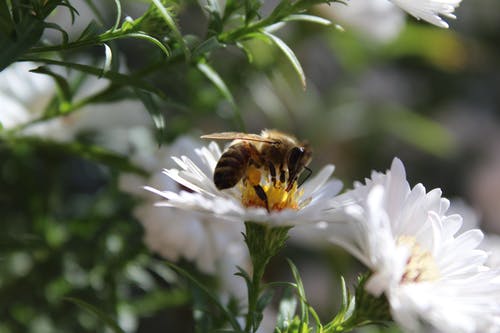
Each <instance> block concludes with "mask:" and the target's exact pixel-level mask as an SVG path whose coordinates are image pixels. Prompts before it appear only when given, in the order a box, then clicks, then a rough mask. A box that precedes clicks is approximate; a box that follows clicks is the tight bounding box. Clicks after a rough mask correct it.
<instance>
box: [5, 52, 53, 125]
mask: <svg viewBox="0 0 500 333" xmlns="http://www.w3.org/2000/svg"><path fill="white" fill-rule="evenodd" d="M37 67H38V66H37V65H36V64H34V63H30V62H18V63H14V64H12V65H10V66H9V67H7V68H5V69H4V70H3V71H1V72H0V104H1V105H2V112H0V123H1V124H2V126H3V128H6V129H10V128H14V127H16V126H18V125H21V124H23V123H26V122H28V121H30V120H33V119H35V118H36V117H39V116H41V115H42V112H43V110H44V108H45V107H46V105H47V103H48V102H49V101H50V99H51V98H52V97H53V96H54V94H55V86H54V83H53V80H52V79H51V78H50V77H49V76H47V75H43V74H36V73H30V72H29V71H30V70H32V69H35V68H37Z"/></svg>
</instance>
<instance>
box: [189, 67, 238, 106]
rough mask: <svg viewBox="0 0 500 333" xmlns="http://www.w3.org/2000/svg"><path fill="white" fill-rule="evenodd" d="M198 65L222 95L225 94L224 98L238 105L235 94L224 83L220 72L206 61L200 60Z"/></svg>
mask: <svg viewBox="0 0 500 333" xmlns="http://www.w3.org/2000/svg"><path fill="white" fill-rule="evenodd" d="M197 67H198V70H199V71H200V72H202V73H203V74H204V75H205V76H206V77H207V79H209V80H210V82H212V83H213V84H214V86H215V87H216V88H217V89H218V90H219V92H220V93H221V94H222V96H224V98H225V99H227V100H228V101H229V103H231V105H233V106H236V103H235V102H234V98H233V95H232V94H231V92H230V91H229V88H228V87H227V85H226V84H225V83H224V81H223V80H222V78H221V77H220V76H219V74H218V73H217V72H216V71H215V70H214V69H213V68H212V67H210V66H209V65H208V64H206V63H204V62H199V63H198V65H197Z"/></svg>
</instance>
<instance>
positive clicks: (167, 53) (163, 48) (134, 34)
mask: <svg viewBox="0 0 500 333" xmlns="http://www.w3.org/2000/svg"><path fill="white" fill-rule="evenodd" d="M128 37H131V38H137V39H144V40H145V41H148V42H150V43H152V44H153V45H156V46H158V48H160V50H161V51H162V52H163V53H164V54H165V56H167V57H169V56H170V51H169V49H168V48H167V47H166V46H165V44H163V43H162V42H160V41H159V40H158V39H156V38H154V37H152V36H150V35H147V34H145V33H142V32H130V33H126V34H123V35H120V36H117V37H116V38H117V39H119V38H128Z"/></svg>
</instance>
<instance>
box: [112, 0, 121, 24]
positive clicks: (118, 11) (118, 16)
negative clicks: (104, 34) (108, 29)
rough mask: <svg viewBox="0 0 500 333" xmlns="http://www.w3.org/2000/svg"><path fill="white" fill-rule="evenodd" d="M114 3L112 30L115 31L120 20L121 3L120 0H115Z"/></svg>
mask: <svg viewBox="0 0 500 333" xmlns="http://www.w3.org/2000/svg"><path fill="white" fill-rule="evenodd" d="M115 5H116V19H115V24H114V25H113V29H112V31H115V30H117V29H118V28H119V27H120V21H121V19H122V5H121V3H120V0H115Z"/></svg>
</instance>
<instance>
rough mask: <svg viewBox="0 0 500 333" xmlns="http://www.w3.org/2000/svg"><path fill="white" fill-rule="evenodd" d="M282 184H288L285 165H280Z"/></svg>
mask: <svg viewBox="0 0 500 333" xmlns="http://www.w3.org/2000/svg"><path fill="white" fill-rule="evenodd" d="M280 182H281V183H282V184H284V183H285V182H286V171H285V169H284V168H283V164H282V165H280Z"/></svg>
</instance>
